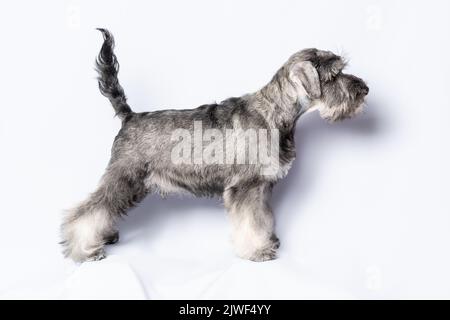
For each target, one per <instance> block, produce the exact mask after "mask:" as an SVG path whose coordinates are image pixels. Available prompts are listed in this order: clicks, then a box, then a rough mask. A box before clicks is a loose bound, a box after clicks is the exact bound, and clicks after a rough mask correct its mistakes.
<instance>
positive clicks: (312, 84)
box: [291, 61, 322, 99]
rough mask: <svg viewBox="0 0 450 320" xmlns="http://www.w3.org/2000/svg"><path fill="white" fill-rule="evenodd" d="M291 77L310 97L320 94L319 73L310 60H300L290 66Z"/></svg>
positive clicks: (315, 97)
mask: <svg viewBox="0 0 450 320" xmlns="http://www.w3.org/2000/svg"><path fill="white" fill-rule="evenodd" d="M291 77H293V78H294V79H293V80H294V81H295V80H297V79H298V80H297V81H296V82H298V81H300V84H301V85H302V86H303V88H304V89H305V91H306V94H307V95H308V96H309V97H310V98H311V99H318V98H320V96H321V95H322V91H321V89H320V80H319V73H318V72H317V70H316V68H315V67H314V66H313V64H312V63H311V62H310V61H302V62H299V63H297V64H296V65H295V66H294V67H293V68H292V73H291Z"/></svg>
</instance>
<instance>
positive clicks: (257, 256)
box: [249, 241, 279, 262]
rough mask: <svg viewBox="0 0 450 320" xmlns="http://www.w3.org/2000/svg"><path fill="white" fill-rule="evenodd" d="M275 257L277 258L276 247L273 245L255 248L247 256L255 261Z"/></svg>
mask: <svg viewBox="0 0 450 320" xmlns="http://www.w3.org/2000/svg"><path fill="white" fill-rule="evenodd" d="M278 242H279V241H278ZM276 258H277V251H276V249H275V248H274V247H270V248H266V249H261V250H257V251H256V252H255V253H254V254H253V255H252V256H251V257H250V258H249V260H251V261H255V262H263V261H269V260H274V259H276Z"/></svg>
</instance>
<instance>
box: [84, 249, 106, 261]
mask: <svg viewBox="0 0 450 320" xmlns="http://www.w3.org/2000/svg"><path fill="white" fill-rule="evenodd" d="M105 258H106V253H105V250H104V249H103V248H102V249H99V250H97V251H95V252H94V253H92V254H91V255H89V256H88V257H86V259H85V261H100V260H103V259H105Z"/></svg>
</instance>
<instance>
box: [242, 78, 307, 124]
mask: <svg viewBox="0 0 450 320" xmlns="http://www.w3.org/2000/svg"><path fill="white" fill-rule="evenodd" d="M280 72H281V70H280V71H279V72H278V73H277V74H276V75H275V76H274V78H273V79H272V81H270V82H269V83H268V84H267V85H265V86H264V87H263V88H262V89H261V90H259V91H257V92H255V93H253V94H251V95H250V97H249V99H250V104H249V105H250V106H251V108H253V109H254V110H255V111H257V112H258V113H259V114H261V115H262V116H263V117H264V118H265V120H266V121H267V123H268V124H269V126H270V127H272V128H278V129H281V128H286V127H295V124H296V121H297V120H298V118H299V117H300V116H301V115H303V114H305V113H308V112H309V111H312V109H313V103H312V101H311V99H309V98H308V97H307V96H306V95H305V94H300V93H299V92H298V88H296V87H295V85H294V84H293V83H292V82H290V81H288V80H287V78H286V77H285V76H283V75H279V73H280Z"/></svg>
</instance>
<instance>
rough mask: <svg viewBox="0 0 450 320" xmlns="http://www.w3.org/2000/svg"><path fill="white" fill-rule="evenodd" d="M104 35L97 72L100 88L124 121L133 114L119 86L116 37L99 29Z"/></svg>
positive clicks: (97, 60) (97, 61)
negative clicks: (115, 51) (115, 46)
mask: <svg viewBox="0 0 450 320" xmlns="http://www.w3.org/2000/svg"><path fill="white" fill-rule="evenodd" d="M97 30H99V31H100V32H101V33H102V34H103V39H104V42H103V45H102V48H101V49H100V53H99V54H98V57H97V59H96V61H95V62H96V63H95V64H96V70H97V72H98V87H99V89H100V92H101V93H102V94H103V95H104V96H105V97H107V98H108V99H109V101H110V102H111V104H112V106H113V108H114V110H115V111H116V115H117V116H118V117H119V118H120V119H122V120H123V119H124V118H125V117H126V116H127V114H129V113H131V112H132V111H131V108H130V106H129V105H128V103H127V97H126V96H125V92H124V91H123V88H122V86H121V85H120V84H119V79H117V74H118V73H119V62H118V61H117V57H116V55H115V54H114V37H113V36H112V34H111V33H110V32H109V31H108V30H106V29H101V28H98V29H97Z"/></svg>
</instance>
